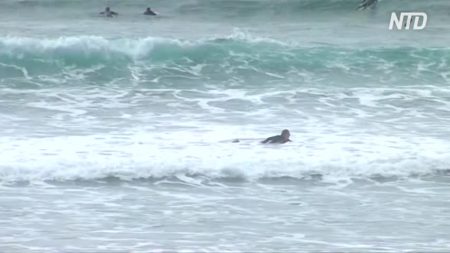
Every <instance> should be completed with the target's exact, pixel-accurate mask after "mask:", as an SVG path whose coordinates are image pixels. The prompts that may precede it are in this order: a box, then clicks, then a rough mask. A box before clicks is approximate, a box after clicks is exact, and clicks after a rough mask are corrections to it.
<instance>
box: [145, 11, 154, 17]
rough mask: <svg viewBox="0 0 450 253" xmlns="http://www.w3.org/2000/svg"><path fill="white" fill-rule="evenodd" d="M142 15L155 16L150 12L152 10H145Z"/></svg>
mask: <svg viewBox="0 0 450 253" xmlns="http://www.w3.org/2000/svg"><path fill="white" fill-rule="evenodd" d="M144 15H150V16H156V13H155V12H154V11H152V10H146V11H145V12H144Z"/></svg>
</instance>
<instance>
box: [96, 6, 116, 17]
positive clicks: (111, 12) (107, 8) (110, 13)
mask: <svg viewBox="0 0 450 253" xmlns="http://www.w3.org/2000/svg"><path fill="white" fill-rule="evenodd" d="M100 15H105V16H106V17H108V18H112V17H114V16H117V15H119V13H117V12H115V11H111V9H110V8H109V7H106V8H105V11H102V12H100Z"/></svg>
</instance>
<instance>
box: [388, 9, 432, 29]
mask: <svg viewBox="0 0 450 253" xmlns="http://www.w3.org/2000/svg"><path fill="white" fill-rule="evenodd" d="M399 14H400V15H397V13H395V12H392V14H391V22H390V23H389V30H393V29H394V24H395V26H396V27H397V30H402V29H405V30H410V29H411V28H412V29H413V30H423V29H425V27H426V26H427V21H428V15H427V14H426V13H425V12H400V13H399ZM405 18H406V21H405ZM413 20H414V24H413V25H412V26H411V23H412V21H413ZM419 22H422V23H420V24H419Z"/></svg>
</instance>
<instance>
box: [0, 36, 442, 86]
mask: <svg viewBox="0 0 450 253" xmlns="http://www.w3.org/2000/svg"><path fill="white" fill-rule="evenodd" d="M449 66H450V48H410V47H394V48H361V49H358V50H354V49H350V48H342V47H341V48H337V47H304V46H301V45H299V44H296V43H287V42H281V41H277V40H273V39H269V38H260V37H252V36H250V35H247V34H242V33H238V34H233V35H231V36H228V37H221V38H209V39H202V40H196V41H187V40H177V39H168V38H155V37H147V38H141V39H106V38H103V37H96V36H79V37H60V38H55V39H36V38H23V37H1V38H0V74H2V76H4V77H5V78H8V77H9V78H20V77H25V78H32V77H36V76H42V75H55V74H60V73H63V72H65V71H67V69H72V70H73V69H76V70H80V69H89V68H95V67H98V69H101V70H102V71H104V72H105V73H108V72H110V73H111V72H116V73H121V74H122V75H123V77H126V78H129V77H130V76H131V74H132V73H130V71H131V70H130V69H133V68H134V67H138V68H139V70H140V74H141V75H143V76H147V77H148V78H150V79H154V78H157V77H158V76H161V75H165V74H167V73H173V74H176V73H181V74H187V75H188V76H190V77H197V78H204V79H205V80H227V78H230V77H232V76H233V77H242V80H244V81H248V80H252V78H253V79H254V77H257V80H258V81H259V80H265V78H266V79H267V78H268V79H280V80H281V79H284V80H288V81H287V82H289V80H295V78H298V77H299V76H304V75H313V76H316V77H320V78H319V79H321V80H325V81H329V82H332V83H333V80H339V79H342V83H349V82H351V81H352V80H355V79H357V80H359V81H360V83H361V82H362V83H364V82H366V83H380V82H382V81H380V80H389V79H391V77H392V74H393V73H395V77H396V78H397V80H396V82H395V83H397V84H403V83H404V84H448V82H449V80H448V78H449V77H448V67H449Z"/></svg>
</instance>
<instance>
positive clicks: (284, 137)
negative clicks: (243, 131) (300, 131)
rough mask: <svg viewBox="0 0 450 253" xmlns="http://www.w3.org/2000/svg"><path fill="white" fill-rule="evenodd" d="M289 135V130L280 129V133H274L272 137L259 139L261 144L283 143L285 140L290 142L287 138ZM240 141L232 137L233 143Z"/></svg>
mask: <svg viewBox="0 0 450 253" xmlns="http://www.w3.org/2000/svg"><path fill="white" fill-rule="evenodd" d="M290 136H291V133H290V132H289V130H287V129H284V130H283V131H281V135H275V136H272V137H269V138H267V139H265V140H263V141H261V143H262V144H266V143H278V144H283V143H286V142H290V141H291V140H290V139H289V137H290ZM237 142H240V140H239V139H234V140H233V143H237Z"/></svg>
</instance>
